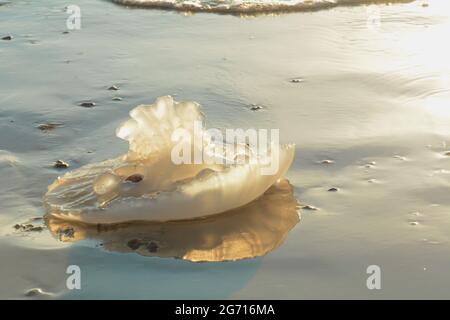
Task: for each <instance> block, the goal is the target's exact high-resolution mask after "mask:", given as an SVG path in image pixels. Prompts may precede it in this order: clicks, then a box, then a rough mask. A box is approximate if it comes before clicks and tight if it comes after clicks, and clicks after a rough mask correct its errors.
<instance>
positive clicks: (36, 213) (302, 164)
mask: <svg viewBox="0 0 450 320" xmlns="http://www.w3.org/2000/svg"><path fill="white" fill-rule="evenodd" d="M424 3H427V4H428V5H424ZM76 4H77V5H78V6H79V7H80V8H81V13H82V20H81V22H82V25H81V29H80V30H73V31H70V32H68V33H67V32H65V31H67V28H66V19H67V17H68V14H67V13H66V12H65V11H64V3H61V2H60V1H56V0H41V1H27V0H12V1H10V2H8V3H6V2H5V3H4V4H3V5H1V6H0V37H5V36H8V35H10V36H12V38H11V40H0V176H1V177H2V182H1V183H0V257H1V258H0V259H1V262H0V298H25V299H28V298H32V299H35V298H44V299H47V298H49V299H53V298H63V299H79V298H83V299H84V298H96V299H103V298H124V299H128V298H137V299H164V298H165V299H175V298H181V299H189V298H191V299H198V298H203V299H211V298H224V299H228V298H232V299H234V298H236V299H260V298H261V299H263V298H264V299H282V298H286V299H310V298H326V299H328V298H339V299H350V298H353V299H363V298H369V299H383V298H384V299H391V298H425V299H428V298H430V299H431V298H448V297H449V295H450V280H449V277H448V272H449V270H450V259H449V256H450V241H449V240H450V234H449V230H450V216H449V214H450V197H449V192H450V145H449V144H450V126H449V124H450V109H449V107H450V105H449V104H450V63H449V57H450V46H449V45H448V34H449V33H450V6H449V4H448V3H447V1H439V0H435V1H432V0H430V1H427V2H424V1H414V2H411V3H398V4H390V5H385V4H377V5H375V6H370V7H369V6H367V5H361V6H342V7H340V6H338V7H335V8H331V9H327V10H318V11H313V12H296V13H288V14H277V15H270V14H269V15H259V16H245V17H240V16H233V15H219V14H212V13H195V14H188V13H180V12H175V11H164V10H151V9H142V8H128V7H125V6H120V5H117V4H114V3H111V2H109V1H100V0H98V1H93V0H77V3H76ZM374 15H375V19H374ZM293 79H297V80H298V81H292V80H293ZM112 85H116V86H117V88H118V89H119V90H108V88H109V87H110V86H112ZM163 95H172V96H174V97H175V98H176V99H177V100H193V101H197V102H199V103H200V104H201V105H202V107H203V111H204V113H205V115H206V119H207V121H208V124H209V126H210V127H216V128H278V129H280V135H281V140H282V141H283V142H293V143H295V144H296V158H295V162H294V163H293V165H292V167H291V169H290V170H289V172H288V174H287V177H286V178H287V179H289V181H290V184H291V185H292V192H293V196H294V197H295V198H296V199H297V200H298V201H299V203H300V210H299V211H300V214H301V220H300V221H297V220H296V219H295V218H293V216H292V215H289V219H290V220H289V219H288V218H286V217H287V215H286V214H287V213H286V211H283V212H282V213H280V219H278V220H277V216H276V214H278V212H275V213H274V214H275V215H274V216H270V217H269V218H267V220H263V221H259V219H258V216H257V215H256V216H255V217H254V218H248V219H247V220H245V221H244V222H243V223H244V224H245V225H244V227H242V228H247V227H248V229H246V230H251V228H253V226H254V223H260V225H258V230H259V231H261V230H264V232H266V231H267V230H269V229H270V228H271V227H270V226H272V225H274V226H275V225H276V224H277V221H282V222H286V221H288V222H287V223H286V225H283V226H279V228H278V229H276V228H275V227H274V228H275V229H276V230H277V232H279V235H277V237H274V239H273V241H274V242H273V244H272V245H270V244H264V245H265V247H264V248H263V247H262V244H261V243H263V242H264V241H262V242H258V241H254V240H249V241H250V243H252V244H253V245H254V246H255V248H257V249H258V250H259V251H258V250H256V249H255V255H257V254H259V253H262V252H264V250H265V249H274V250H273V251H271V252H269V253H268V254H267V255H265V256H262V257H257V258H254V259H244V260H239V261H234V262H208V263H193V262H190V261H184V260H180V259H173V258H171V257H170V256H174V255H176V253H173V252H175V251H176V252H179V250H178V251H177V250H176V249H179V248H176V247H173V246H182V245H185V246H186V247H188V248H190V249H192V250H194V249H197V248H201V247H202V246H203V245H205V246H206V247H208V245H207V244H208V241H209V240H210V239H211V237H212V238H213V239H214V236H217V235H222V234H223V235H224V237H225V235H229V234H235V231H234V230H240V229H239V226H240V225H239V224H238V223H236V221H234V220H233V219H232V218H230V219H231V220H230V219H228V220H226V221H224V222H223V225H224V226H226V228H228V229H226V230H221V229H220V226H222V223H217V221H216V222H214V220H213V221H212V222H211V228H212V229H210V225H208V224H206V225H205V226H194V227H192V229H190V227H189V228H187V229H186V228H185V229H183V228H181V229H180V230H181V231H180V232H186V233H187V234H188V231H189V230H196V231H195V232H199V234H201V235H202V236H204V237H203V238H196V239H191V238H189V236H187V239H186V241H191V242H190V243H189V244H182V242H183V241H182V240H183V239H179V234H178V229H177V228H174V229H171V228H169V227H164V228H159V229H158V228H156V229H155V230H153V229H152V230H153V231H154V232H155V234H156V236H155V237H161V239H169V238H164V236H165V235H167V234H169V235H173V238H170V239H172V240H170V239H169V240H170V241H173V242H171V243H172V245H173V246H172V247H170V248H169V249H171V250H172V249H173V251H170V252H169V251H167V252H168V253H167V257H158V256H144V255H141V254H136V253H133V252H124V250H121V249H120V248H118V247H117V246H112V245H111V246H109V247H108V241H111V239H114V237H113V236H110V233H107V232H106V236H104V237H103V238H102V236H99V233H101V231H102V230H100V231H98V230H97V231H98V232H95V230H94V231H92V230H91V231H89V230H85V231H84V232H85V233H84V234H83V236H80V239H83V240H80V241H61V240H64V239H61V238H60V239H58V236H55V235H54V233H52V230H51V225H50V227H47V225H45V224H44V223H43V221H42V219H41V218H42V217H43V216H44V214H45V209H44V208H43V206H42V196H43V195H44V193H45V192H46V190H47V186H48V185H49V184H50V183H52V181H53V180H54V179H56V178H57V177H58V176H59V175H61V174H63V173H64V172H66V171H67V170H70V169H75V168H78V167H80V166H82V165H85V164H88V163H92V162H97V161H101V160H104V159H108V158H111V157H113V156H116V155H118V154H121V153H124V152H125V151H126V150H127V143H126V142H125V141H122V140H120V139H118V138H117V137H115V133H114V130H115V128H116V127H117V125H118V124H119V123H120V122H121V121H122V120H124V119H125V118H127V114H128V112H129V111H130V110H131V109H132V108H133V107H135V106H137V105H138V104H141V103H152V102H153V101H154V100H155V98H157V97H159V96H163ZM118 97H120V99H118ZM114 98H116V99H114ZM83 101H93V102H95V104H96V105H95V107H93V108H83V107H80V106H79V103H80V102H83ZM255 104H256V105H260V106H261V107H262V108H260V109H258V110H251V109H252V108H251V107H252V105H255ZM43 124H44V125H45V124H47V125H48V124H50V126H47V127H46V126H42V125H43ZM52 124H53V125H52ZM56 160H63V161H65V162H66V163H68V164H69V166H70V167H69V169H63V168H62V169H61V168H60V169H58V168H54V166H53V164H54V163H55V161H56ZM332 188H335V189H332ZM330 189H331V190H330ZM333 190H334V191H333ZM288 197H289V201H290V202H289V203H292V201H294V200H293V199H292V197H290V196H288ZM286 201H287V200H286ZM283 203H285V204H286V203H287V202H283ZM294 207H295V205H294ZM277 208H278V207H277ZM286 208H288V209H289V210H292V207H290V206H288V205H287V204H286ZM294 211H295V210H294ZM289 212H291V211H289ZM283 215H284V216H283ZM251 217H253V216H251ZM252 219H253V220H252ZM261 219H263V218H261ZM264 219H266V218H264ZM285 219H288V220H285ZM267 221H268V223H269V224H267V223H265V222H267ZM219 222H220V220H219ZM17 224H19V226H16V225H17ZM27 224H31V225H32V227H31V226H30V227H27ZM15 226H16V227H15ZM37 227H42V230H41V229H40V228H37ZM33 228H34V229H33ZM234 228H238V229H234ZM291 228H292V229H291ZM30 229H31V230H30ZM186 230H187V231H186ZM210 230H213V231H214V232H208V231H210ZM153 231H152V232H153ZM138 232H141V231H139V230H138ZM221 232H223V233H221ZM93 234H96V235H93ZM119 234H120V233H119ZM162 234H164V236H163V235H162ZM177 236H178V238H177ZM261 239H267V238H266V235H265V234H264V233H262V238H261ZM169 240H167V241H169ZM194 240H195V241H194ZM216 240H217V239H216ZM251 241H253V242H251ZM278 245H279V246H278ZM189 246H191V247H189ZM210 247H211V248H213V247H214V246H212V245H211V246H210ZM272 247H273V248H272ZM263 249H264V250H263ZM269 251H270V250H269ZM69 265H78V266H79V267H80V268H81V271H82V281H81V284H82V289H81V290H68V289H67V288H66V278H67V274H66V268H67V266H69ZM370 265H377V266H379V267H380V268H381V272H382V273H381V275H382V289H381V290H368V288H367V286H366V280H367V277H368V274H367V273H366V269H367V267H368V266H370ZM32 288H41V289H42V290H43V292H44V294H39V293H38V294H33V292H32V293H28V295H27V292H28V290H30V289H32ZM46 293H47V294H46ZM30 295H31V297H29V296H30Z"/></svg>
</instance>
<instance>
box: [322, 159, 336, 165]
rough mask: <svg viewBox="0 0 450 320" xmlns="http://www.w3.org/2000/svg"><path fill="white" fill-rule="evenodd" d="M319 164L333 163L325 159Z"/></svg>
mask: <svg viewBox="0 0 450 320" xmlns="http://www.w3.org/2000/svg"><path fill="white" fill-rule="evenodd" d="M320 163H321V164H333V163H334V161H333V160H328V159H325V160H322V161H320Z"/></svg>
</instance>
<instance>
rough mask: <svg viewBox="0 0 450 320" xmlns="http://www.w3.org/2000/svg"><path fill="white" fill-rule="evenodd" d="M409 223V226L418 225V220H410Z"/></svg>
mask: <svg viewBox="0 0 450 320" xmlns="http://www.w3.org/2000/svg"><path fill="white" fill-rule="evenodd" d="M409 224H410V225H411V226H418V225H419V222H417V221H411V222H410V223H409Z"/></svg>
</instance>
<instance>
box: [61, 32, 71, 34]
mask: <svg viewBox="0 0 450 320" xmlns="http://www.w3.org/2000/svg"><path fill="white" fill-rule="evenodd" d="M61 33H62V34H69V33H70V32H69V31H63V32H61Z"/></svg>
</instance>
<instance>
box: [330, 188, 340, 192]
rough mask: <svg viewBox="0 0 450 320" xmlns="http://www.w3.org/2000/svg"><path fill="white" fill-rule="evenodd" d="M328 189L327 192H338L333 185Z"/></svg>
mask: <svg viewBox="0 0 450 320" xmlns="http://www.w3.org/2000/svg"><path fill="white" fill-rule="evenodd" d="M328 191H329V192H338V191H339V189H338V188H334V187H333V188H330V189H328Z"/></svg>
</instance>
